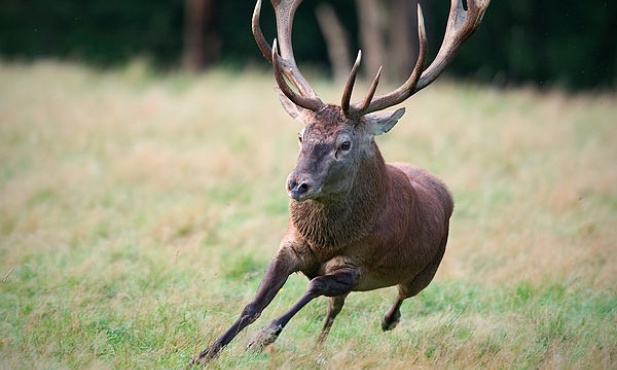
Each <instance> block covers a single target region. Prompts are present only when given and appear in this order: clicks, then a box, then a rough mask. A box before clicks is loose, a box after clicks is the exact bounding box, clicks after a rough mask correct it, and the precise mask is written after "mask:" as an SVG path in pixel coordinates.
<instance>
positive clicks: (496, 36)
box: [0, 0, 617, 90]
mask: <svg viewBox="0 0 617 370" xmlns="http://www.w3.org/2000/svg"><path fill="white" fill-rule="evenodd" d="M371 1H373V2H376V3H379V4H380V5H379V6H381V7H383V8H388V7H390V8H391V9H392V8H395V6H396V5H395V3H401V2H403V3H404V2H405V1H407V6H408V8H409V9H415V6H413V4H414V3H415V2H417V0H331V1H329V2H328V3H329V4H330V5H331V7H332V9H333V10H334V11H335V14H336V17H337V18H338V20H339V21H340V23H341V24H342V25H343V28H344V29H345V30H346V31H347V34H346V40H347V47H346V48H348V49H349V50H347V51H346V54H349V55H350V58H351V59H353V57H354V56H355V51H356V50H358V49H359V48H362V49H363V50H365V49H366V48H367V47H369V48H371V47H372V46H375V45H372V46H371V45H368V46H367V45H366V44H365V45H363V43H362V37H361V35H362V32H361V31H362V27H363V24H364V23H363V22H365V20H363V19H362V18H361V17H359V16H358V10H359V9H360V7H361V6H362V3H364V4H365V5H366V4H367V2H371ZM420 2H421V4H422V6H423V10H424V16H425V19H426V23H427V31H428V37H429V45H430V47H431V51H432V53H433V55H434V53H436V49H437V48H438V47H439V44H440V42H441V36H442V34H443V28H444V27H445V21H446V17H447V13H448V8H449V1H447V0H439V1H437V0H420ZM321 3H324V1H321V0H305V1H304V3H303V4H302V5H301V6H300V8H299V10H298V13H297V15H296V19H295V24H294V26H295V27H294V31H295V32H294V48H295V50H296V59H297V60H298V61H299V62H300V63H310V64H311V65H313V66H314V67H315V68H321V69H324V70H326V69H327V70H330V61H331V55H330V58H329V54H328V49H327V47H326V41H325V39H324V36H323V35H322V29H320V27H319V23H318V21H317V19H316V9H317V8H318V6H319V4H321ZM369 5H370V4H369ZM253 6H254V2H253V1H251V0H225V1H223V0H166V1H151V0H129V1H119V0H88V1H83V0H55V1H48V0H0V57H1V58H2V59H5V60H6V59H8V60H32V59H37V58H59V59H64V60H72V61H79V62H85V63H90V64H94V65H98V66H113V65H118V64H122V63H126V62H127V61H130V60H132V59H135V58H145V59H147V60H149V61H150V62H151V63H152V64H153V65H154V66H156V68H158V69H161V70H167V69H176V68H182V67H184V68H192V69H196V68H208V67H210V66H213V65H217V64H221V63H222V64H226V65H231V66H238V67H243V66H246V65H247V64H255V65H264V66H265V65H266V63H265V62H264V61H263V60H262V59H261V56H260V54H259V51H258V49H257V47H256V46H255V44H254V41H253V38H252V35H251V27H250V19H251V14H252V11H253ZM263 8H264V9H263V11H262V24H263V29H264V33H265V34H266V37H268V38H274V27H273V16H272V11H271V9H270V8H271V6H270V4H269V2H268V1H267V0H265V1H264V4H263ZM196 12H197V13H196ZM399 13H400V12H399ZM413 13H414V12H413V11H410V12H407V11H406V12H404V13H402V14H404V15H405V17H408V18H411V22H410V23H411V24H413V23H414V19H415V17H414V15H413ZM392 14H394V15H396V14H397V13H396V12H391V13H388V12H385V13H384V15H383V16H380V17H381V18H384V17H385V18H387V17H388V15H392ZM398 15H400V14H398ZM189 20H190V22H189ZM191 22H192V23H191ZM196 22H197V23H196ZM381 22H382V23H383V24H385V25H386V26H392V27H393V25H394V24H399V25H400V23H401V22H400V21H396V22H395V21H394V20H393V19H391V18H387V19H385V20H384V19H381ZM191 24H192V26H191ZM322 27H323V25H322ZM409 28H411V27H409ZM410 34H413V33H410ZM393 37H394V36H391V35H390V36H388V35H387V34H386V35H384V40H385V41H384V45H386V46H388V45H390V44H391V45H395V43H394V42H392V43H389V41H391V40H389V39H391V38H393ZM412 39H414V40H415V37H412ZM414 40H412V41H411V43H412V44H413V42H414ZM191 45H192V46H191ZM196 47H197V49H198V52H197V55H196V54H195V48H196ZM394 48H396V49H397V50H400V48H399V47H394ZM191 49H192V51H191ZM191 52H192V53H193V55H192V56H191ZM385 57H386V58H393V59H397V57H396V56H392V55H385ZM191 60H192V61H191ZM367 73H369V74H371V73H374V72H369V71H367ZM447 73H448V74H450V75H455V76H458V77H463V78H474V79H476V80H481V81H484V82H488V83H493V84H499V85H512V84H527V83H534V84H537V85H540V86H551V87H565V88H568V89H574V90H580V89H605V88H609V89H613V88H615V87H616V86H617V1H613V0H591V1H580V0H577V1H575V0H559V1H557V0H541V1H539V0H513V1H506V0H493V1H492V3H491V5H490V6H489V9H488V11H487V13H486V16H485V19H484V22H483V24H482V26H481V27H480V29H479V30H478V31H477V32H476V34H475V35H474V36H473V37H472V38H471V39H470V40H469V41H468V42H467V44H466V45H465V47H464V48H463V50H462V51H461V53H460V54H459V56H458V57H457V59H456V61H455V63H454V64H453V65H452V66H451V67H450V68H449V69H448V70H447ZM397 78H398V77H397Z"/></svg>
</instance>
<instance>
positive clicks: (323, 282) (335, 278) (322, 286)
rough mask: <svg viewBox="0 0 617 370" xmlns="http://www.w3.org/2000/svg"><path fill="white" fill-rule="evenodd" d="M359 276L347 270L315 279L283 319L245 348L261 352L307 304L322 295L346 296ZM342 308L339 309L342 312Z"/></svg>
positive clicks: (250, 341) (341, 303)
mask: <svg viewBox="0 0 617 370" xmlns="http://www.w3.org/2000/svg"><path fill="white" fill-rule="evenodd" d="M359 275H360V274H359V272H358V271H357V270H355V269H353V268H345V269H340V270H337V271H333V272H331V273H329V274H328V275H324V276H319V277H316V278H314V279H313V280H311V282H310V283H309V286H308V289H307V290H306V292H305V293H304V294H303V295H302V297H300V299H298V300H297V301H296V303H294V305H293V306H292V307H291V308H290V309H289V310H287V312H285V313H284V314H283V315H282V316H281V317H279V318H277V319H275V320H273V321H271V322H270V323H269V324H267V325H265V326H264V327H262V328H261V330H260V331H259V332H257V333H256V334H255V335H253V337H252V338H251V339H250V340H249V341H248V343H247V344H246V347H245V348H246V349H250V350H255V351H260V350H261V349H262V348H263V347H264V346H266V345H268V344H270V343H273V342H274V341H275V340H276V338H277V337H278V335H279V334H280V333H281V331H282V330H283V328H284V327H285V325H287V323H288V322H289V320H291V318H292V317H293V316H294V315H295V314H296V313H298V311H300V310H301V309H302V308H303V307H304V306H306V304H307V303H309V302H310V301H312V300H313V299H315V298H317V297H319V296H322V295H324V296H327V297H341V296H346V295H347V294H348V293H349V292H350V291H351V290H352V289H353V287H354V286H355V285H356V283H357V281H358V278H359ZM343 302H344V298H343V300H341V301H340V306H341V307H340V308H342V305H343ZM340 308H338V309H339V310H340ZM337 313H338V312H337ZM332 321H334V317H332ZM329 325H332V323H329ZM324 337H325V335H324Z"/></svg>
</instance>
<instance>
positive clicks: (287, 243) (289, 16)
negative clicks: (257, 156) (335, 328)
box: [189, 0, 489, 366]
mask: <svg viewBox="0 0 617 370" xmlns="http://www.w3.org/2000/svg"><path fill="white" fill-rule="evenodd" d="M301 2H302V0H271V3H272V6H273V8H274V13H275V19H276V32H277V37H278V38H276V39H274V41H273V42H272V44H271V45H270V44H269V43H268V42H267V41H266V39H265V37H264V35H263V33H262V30H261V26H260V21H259V19H260V12H261V0H257V3H256V5H255V9H254V12H253V17H252V31H253V35H254V38H255V41H256V43H257V45H258V47H259V49H260V50H261V52H262V54H263V56H264V57H265V58H266V59H267V60H268V61H269V62H270V63H271V64H272V66H273V70H274V78H275V80H276V83H277V85H278V88H277V92H278V95H279V99H280V101H281V103H282V105H283V107H284V109H285V110H286V112H287V113H288V114H289V115H290V116H291V117H292V118H293V119H295V120H299V121H301V122H302V123H303V124H304V128H303V130H302V131H301V133H300V134H299V137H298V140H299V145H300V153H299V155H298V159H297V164H296V167H295V168H294V169H293V170H292V171H291V173H290V174H289V176H288V177H287V181H286V190H287V195H288V197H289V198H290V200H289V214H290V217H289V222H288V226H287V231H286V232H285V234H284V236H283V238H282V240H281V242H280V245H279V249H278V251H277V252H276V254H275V255H274V257H273V258H272V260H271V261H270V262H269V263H268V265H267V267H266V270H265V273H264V275H263V279H262V281H261V282H260V284H259V287H258V288H257V292H256V293H255V296H254V298H253V299H252V300H251V301H250V302H249V303H248V304H247V305H246V306H245V307H244V309H243V310H242V312H241V313H240V316H239V317H238V318H237V320H236V321H235V322H234V323H233V324H232V325H231V327H230V328H229V329H228V330H227V331H225V332H224V333H223V334H222V335H221V336H220V337H218V339H216V340H215V341H214V342H213V343H212V344H210V345H209V346H208V347H207V348H205V349H204V350H203V351H202V352H200V353H199V354H198V355H196V356H195V357H193V359H192V360H191V363H190V364H189V366H192V365H194V364H198V363H204V362H206V361H209V360H212V359H214V358H216V357H217V356H218V355H219V354H220V352H221V351H222V349H223V348H224V347H225V346H227V345H228V344H229V343H230V342H231V341H232V340H233V339H234V337H236V335H237V334H238V333H239V332H240V331H242V330H243V329H244V328H245V327H247V326H248V325H249V324H251V323H253V322H255V321H256V320H257V318H259V316H260V315H261V313H262V312H263V310H264V309H265V308H266V307H267V306H268V305H269V304H270V303H271V302H272V300H273V299H274V297H275V296H276V295H277V293H278V292H279V291H280V290H281V288H282V287H283V285H284V284H285V282H286V281H287V279H288V277H289V276H290V275H291V274H292V273H296V272H301V273H302V274H304V275H305V276H306V277H307V278H308V279H309V283H308V287H307V289H306V291H305V292H304V294H303V295H302V296H301V297H300V298H299V299H298V300H297V301H296V302H295V303H294V304H293V305H292V306H291V307H290V308H289V309H288V310H287V311H286V312H285V313H283V315H281V316H280V317H278V318H276V319H274V320H272V321H271V322H270V323H268V324H266V325H265V326H263V327H262V328H261V329H260V330H259V331H258V332H257V333H256V334H254V335H253V336H252V337H251V338H250V339H249V341H248V343H247V345H246V349H247V350H254V351H260V350H262V349H263V348H264V347H265V346H267V345H269V344H271V343H273V342H274V341H275V340H276V338H277V337H278V336H279V334H280V333H281V332H282V330H283V328H284V327H285V326H286V325H287V323H288V322H289V321H290V320H291V319H292V317H293V316H294V315H296V314H297V313H298V312H299V311H300V310H301V309H302V308H303V307H304V306H306V305H307V304H308V303H309V302H311V301H312V300H314V299H315V298H317V297H320V296H325V297H328V310H327V313H326V317H325V322H324V324H323V327H322V329H321V333H320V335H319V338H318V340H317V343H318V344H323V343H324V342H325V340H326V337H327V336H328V333H329V332H330V329H331V327H332V324H333V322H334V320H335V318H336V317H337V315H338V314H339V313H340V312H341V310H342V308H343V305H344V303H345V299H346V298H347V296H348V295H349V294H350V293H351V292H361V291H370V290H374V289H379V288H385V287H391V286H396V287H397V288H398V294H397V296H396V298H395V300H394V303H393V304H392V306H391V307H390V308H389V309H388V310H387V311H386V313H385V314H384V316H383V319H382V321H381V328H382V330H383V331H388V330H392V329H394V328H395V327H396V326H397V324H398V323H399V321H400V317H401V313H400V308H401V305H402V303H403V301H404V300H405V299H407V298H410V297H413V296H415V295H417V294H418V293H419V292H420V291H422V290H423V289H424V288H426V287H427V286H428V285H429V283H430V282H431V281H432V280H433V277H434V276H435V274H436V272H437V268H438V267H439V265H440V263H441V260H442V257H443V255H444V252H445V249H446V243H447V240H448V232H449V224H450V217H451V215H452V212H453V209H454V201H453V198H452V195H451V193H450V191H449V189H448V188H447V186H446V185H445V184H444V182H442V181H441V180H440V179H438V178H437V177H436V176H434V175H432V174H430V173H429V172H427V171H425V170H423V169H420V168H418V167H415V166H413V165H410V164H406V163H386V162H385V160H384V158H383V157H382V155H381V153H380V151H379V148H378V147H377V144H376V142H375V137H376V136H378V135H381V134H384V133H386V132H388V131H390V130H391V129H392V128H393V127H394V125H396V123H397V122H398V120H399V119H400V118H401V116H402V115H403V113H404V112H405V108H404V107H403V108H398V109H396V110H394V111H387V112H384V111H383V110H384V109H386V108H390V107H392V106H395V105H398V104H400V103H402V102H403V101H405V100H406V99H407V98H409V97H410V96H412V95H414V94H415V93H417V92H418V91H420V90H422V89H423V88H425V87H426V86H428V85H429V84H431V83H432V82H433V81H434V80H435V79H436V78H437V77H438V76H439V75H440V74H441V73H442V72H443V70H444V69H445V68H446V66H447V65H449V64H450V63H451V62H452V60H453V59H454V57H455V55H456V54H457V53H458V51H459V50H460V48H461V46H462V44H463V43H464V42H465V41H466V40H467V38H469V36H471V35H472V34H473V33H474V31H475V30H476V29H477V28H478V26H479V25H480V22H481V21H482V18H483V16H484V13H485V11H486V8H487V6H488V4H489V0H467V1H466V3H467V5H466V7H465V6H464V5H463V3H462V0H451V5H450V12H449V16H448V21H447V24H446V31H445V35H444V39H443V41H442V44H441V47H440V49H439V51H438V53H437V55H436V56H435V59H434V60H433V62H432V63H431V64H430V65H429V66H428V67H427V68H424V64H425V59H426V56H427V39H426V31H425V26H424V17H423V15H422V8H421V7H420V6H419V5H418V7H417V17H418V39H419V48H418V49H419V50H418V57H417V61H416V63H415V65H414V66H413V70H412V71H411V74H410V76H409V78H408V79H407V80H406V81H405V82H404V83H403V84H402V85H401V86H400V87H398V88H397V89H395V90H393V91H391V92H389V93H386V94H383V95H379V96H375V92H376V89H377V85H378V83H379V79H380V74H381V68H379V70H378V71H377V73H376V75H375V77H374V79H373V80H372V83H371V85H370V87H369V88H368V93H367V95H366V97H365V98H364V99H363V100H361V101H359V102H357V103H353V104H352V103H351V96H352V90H353V88H354V84H355V81H356V75H357V71H358V67H359V65H360V61H361V55H362V54H361V52H359V53H358V57H357V59H356V61H355V63H354V65H353V66H352V69H351V72H350V76H349V78H348V80H347V83H346V84H345V86H344V90H343V94H342V98H341V103H340V105H336V104H326V103H324V102H323V101H322V100H321V99H320V98H319V97H318V95H317V94H316V93H315V91H314V90H313V88H312V87H311V86H310V84H309V83H308V81H307V80H306V79H305V78H304V77H303V75H302V74H301V73H300V70H299V69H298V67H297V65H296V61H295V58H294V54H293V49H292V40H291V32H292V23H293V18H294V14H295V11H296V9H297V7H298V6H299V5H300V3H301ZM279 45H280V46H279ZM279 48H280V49H279ZM279 50H280V51H279ZM290 84H291V85H293V87H292V86H290Z"/></svg>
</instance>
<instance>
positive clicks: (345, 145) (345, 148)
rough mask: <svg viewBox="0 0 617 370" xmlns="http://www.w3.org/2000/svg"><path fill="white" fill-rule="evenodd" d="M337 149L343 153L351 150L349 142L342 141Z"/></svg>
mask: <svg viewBox="0 0 617 370" xmlns="http://www.w3.org/2000/svg"><path fill="white" fill-rule="evenodd" d="M339 148H340V149H341V150H342V151H344V152H346V151H348V150H349V149H351V141H343V142H342V143H341V146H340V147H339Z"/></svg>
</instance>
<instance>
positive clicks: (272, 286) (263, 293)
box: [189, 248, 298, 366]
mask: <svg viewBox="0 0 617 370" xmlns="http://www.w3.org/2000/svg"><path fill="white" fill-rule="evenodd" d="M297 265H298V264H297V260H296V258H295V255H294V253H293V252H292V251H291V250H289V248H281V249H280V250H279V252H278V253H277V255H276V256H275V257H274V258H273V259H272V261H270V263H269V264H268V267H267V268H266V272H265V274H264V277H263V279H262V281H261V283H260V284H259V288H257V293H256V294H255V298H253V300H252V301H251V302H250V303H249V304H248V305H246V307H244V309H243V310H242V313H241V314H240V317H239V318H238V319H237V320H236V322H234V323H233V325H232V326H231V327H230V328H229V329H228V330H227V331H226V332H225V333H224V334H223V335H221V336H220V337H219V338H218V339H217V340H216V341H214V343H212V344H211V345H210V346H208V347H207V348H206V349H204V350H203V351H201V353H199V355H197V356H195V357H194V358H193V359H192V360H191V363H190V364H189V366H190V365H192V364H196V363H200V362H202V361H203V360H209V359H212V358H214V357H216V356H217V355H218V354H219V353H220V352H221V350H222V349H223V348H224V347H225V346H226V345H227V344H229V342H231V341H232V339H234V337H235V336H236V335H238V333H239V332H240V331H242V329H244V328H245V327H246V326H248V325H249V324H251V323H252V322H254V321H255V320H257V318H258V317H259V316H260V315H261V312H262V311H263V310H264V309H265V308H266V307H267V306H268V304H270V302H272V299H273V298H274V296H276V293H278V291H279V290H280V289H281V287H282V286H283V285H284V284H285V282H286V281H287V277H288V276H289V275H290V274H291V273H292V272H294V271H297Z"/></svg>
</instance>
